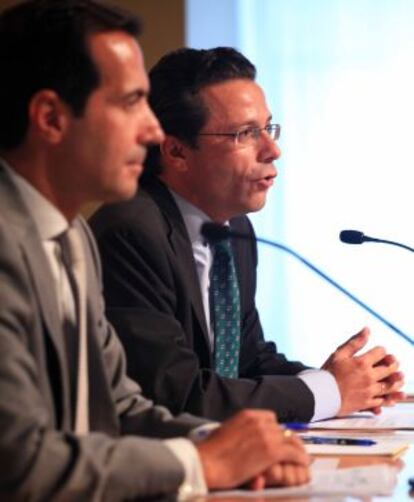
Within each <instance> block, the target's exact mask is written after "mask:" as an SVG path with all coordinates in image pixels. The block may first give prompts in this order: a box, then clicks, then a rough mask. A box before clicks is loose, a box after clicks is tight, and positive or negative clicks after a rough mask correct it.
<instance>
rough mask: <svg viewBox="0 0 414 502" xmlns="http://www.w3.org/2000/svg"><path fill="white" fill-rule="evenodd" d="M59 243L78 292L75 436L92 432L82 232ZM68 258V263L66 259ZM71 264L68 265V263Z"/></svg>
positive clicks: (72, 229)
mask: <svg viewBox="0 0 414 502" xmlns="http://www.w3.org/2000/svg"><path fill="white" fill-rule="evenodd" d="M58 241H59V242H60V245H61V247H62V255H63V262H64V265H66V267H67V269H69V270H67V273H68V274H69V275H71V276H72V279H73V281H72V283H74V284H73V285H74V287H75V288H76V294H75V295H74V296H75V298H76V312H77V316H76V318H77V333H78V357H77V379H76V381H77V385H76V408H75V425H74V428H75V433H77V434H86V433H87V432H89V392H88V391H89V383H88V344H87V333H86V267H85V257H84V251H83V245H82V239H81V236H80V234H79V231H78V230H77V229H76V228H75V227H69V229H68V230H67V231H66V232H65V233H63V234H62V235H61V236H60V237H59V238H58ZM65 258H66V259H65ZM67 262H68V263H67Z"/></svg>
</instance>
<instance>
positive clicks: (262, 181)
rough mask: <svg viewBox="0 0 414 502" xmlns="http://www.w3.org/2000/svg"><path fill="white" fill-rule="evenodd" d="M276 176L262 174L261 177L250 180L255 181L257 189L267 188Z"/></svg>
mask: <svg viewBox="0 0 414 502" xmlns="http://www.w3.org/2000/svg"><path fill="white" fill-rule="evenodd" d="M275 178H276V175H275V174H269V175H268V176H263V177H261V178H256V179H254V180H252V182H253V183H255V184H256V185H257V186H258V188H259V189H261V190H263V189H268V188H270V187H271V186H272V185H273V180H274V179H275Z"/></svg>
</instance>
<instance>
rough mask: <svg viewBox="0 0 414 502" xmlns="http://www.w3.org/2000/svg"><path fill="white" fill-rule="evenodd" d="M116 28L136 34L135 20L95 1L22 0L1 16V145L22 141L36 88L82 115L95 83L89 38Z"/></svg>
mask: <svg viewBox="0 0 414 502" xmlns="http://www.w3.org/2000/svg"><path fill="white" fill-rule="evenodd" d="M116 30H120V31H124V32H126V33H128V34H130V35H131V36H133V37H135V38H136V37H137V36H138V35H139V33H140V22H139V20H138V18H137V17H135V16H133V15H132V14H130V13H127V12H125V11H123V10H121V9H119V8H117V7H112V6H108V5H105V4H103V3H101V2H100V1H99V0H26V1H24V2H22V3H20V4H18V5H17V6H14V7H11V8H9V9H7V10H5V11H4V12H3V13H2V14H1V15H0V72H1V77H0V149H3V150H10V149H13V148H15V147H17V146H19V145H20V144H21V143H22V141H23V140H24V138H25V136H26V132H27V127H28V106H29V102H30V100H31V98H32V97H33V95H34V94H35V93H36V92H38V91H39V90H41V89H51V90H54V91H55V92H56V93H57V94H58V95H59V96H60V97H61V99H63V100H64V101H65V102H66V103H67V104H68V105H69V107H70V108H71V110H72V112H73V113H74V115H75V116H81V115H82V113H83V110H84V107H85V104H86V102H87V100H88V97H89V95H90V93H91V92H92V91H93V90H94V89H95V88H96V87H98V85H99V82H100V75H99V72H98V69H97V68H96V65H95V64H94V62H93V60H92V57H91V55H90V52H89V48H88V38H89V37H90V35H92V34H95V33H100V32H105V31H116Z"/></svg>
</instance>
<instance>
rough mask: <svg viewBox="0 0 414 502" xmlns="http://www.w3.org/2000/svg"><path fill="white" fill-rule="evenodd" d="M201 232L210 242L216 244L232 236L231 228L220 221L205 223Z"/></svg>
mask: <svg viewBox="0 0 414 502" xmlns="http://www.w3.org/2000/svg"><path fill="white" fill-rule="evenodd" d="M200 232H201V235H202V236H203V237H204V238H205V239H206V241H207V242H208V243H209V244H216V243H217V242H220V241H224V240H225V239H229V238H230V228H229V227H228V226H226V225H220V224H218V223H211V222H208V223H203V224H202V225H201V229H200Z"/></svg>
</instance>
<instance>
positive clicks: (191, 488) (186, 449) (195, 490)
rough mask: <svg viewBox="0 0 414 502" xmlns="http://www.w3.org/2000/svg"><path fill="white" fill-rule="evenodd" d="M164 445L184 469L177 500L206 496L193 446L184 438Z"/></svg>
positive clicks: (204, 484) (197, 456)
mask: <svg viewBox="0 0 414 502" xmlns="http://www.w3.org/2000/svg"><path fill="white" fill-rule="evenodd" d="M202 427H203V426H202ZM198 428H199V427H197V429H198ZM195 430H196V429H195ZM164 444H165V445H166V446H167V447H168V448H169V449H170V450H171V451H172V453H173V454H174V455H175V456H176V458H177V459H178V461H179V462H180V463H181V465H182V466H183V469H184V480H183V482H182V483H181V486H180V487H179V489H178V495H177V500H180V501H181V500H188V499H190V498H191V497H195V496H201V495H206V494H207V491H208V490H207V485H206V482H205V479H204V473H203V467H202V465H201V461H200V457H199V455H198V451H197V449H196V447H195V446H194V444H193V443H192V442H191V441H190V440H189V439H184V438H174V439H167V440H165V441H164Z"/></svg>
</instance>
